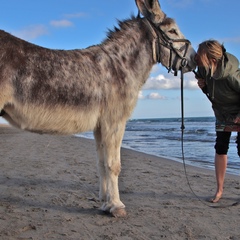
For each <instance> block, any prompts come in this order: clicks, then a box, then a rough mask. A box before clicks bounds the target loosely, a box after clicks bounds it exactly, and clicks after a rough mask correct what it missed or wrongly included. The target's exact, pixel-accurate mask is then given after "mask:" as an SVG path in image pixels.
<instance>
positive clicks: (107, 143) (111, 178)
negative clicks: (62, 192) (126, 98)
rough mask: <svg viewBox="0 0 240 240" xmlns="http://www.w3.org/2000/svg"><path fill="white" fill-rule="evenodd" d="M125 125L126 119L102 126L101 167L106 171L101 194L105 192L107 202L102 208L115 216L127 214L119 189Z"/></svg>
mask: <svg viewBox="0 0 240 240" xmlns="http://www.w3.org/2000/svg"><path fill="white" fill-rule="evenodd" d="M125 125H126V121H120V122H119V121H118V123H117V124H116V125H115V126H113V125H111V127H109V125H107V124H106V122H105V124H103V125H102V126H101V140H102V150H103V158H104V161H103V162H102V163H101V160H100V169H101V170H102V171H101V173H102V174H104V173H105V175H104V176H102V183H101V188H102V189H101V190H100V194H104V193H105V194H104V195H105V196H104V197H105V203H104V204H103V205H102V207H101V209H102V210H103V211H107V212H110V213H111V214H112V215H113V216H115V217H124V216H126V211H125V205H124V204H123V203H122V202H121V200H120V197H119V189H118V176H119V174H120V171H121V160H120V148H121V143H122V139H123V134H124V130H125ZM103 167H104V170H105V171H103ZM104 188H106V189H104ZM105 190H106V191H105Z"/></svg>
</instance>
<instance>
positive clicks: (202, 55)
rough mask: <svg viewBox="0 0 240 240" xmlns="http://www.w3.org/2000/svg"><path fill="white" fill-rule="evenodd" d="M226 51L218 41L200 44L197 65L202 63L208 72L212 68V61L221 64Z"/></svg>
mask: <svg viewBox="0 0 240 240" xmlns="http://www.w3.org/2000/svg"><path fill="white" fill-rule="evenodd" d="M224 50H225V48H224V46H223V45H222V44H220V43H219V42H218V41H216V40H208V41H204V42H202V43H200V44H199V47H198V51H197V64H199V63H201V65H202V66H203V67H204V68H205V69H206V71H207V72H208V71H209V69H211V68H212V61H211V60H213V59H215V60H216V62H219V61H220V60H221V59H222V57H223V53H224Z"/></svg>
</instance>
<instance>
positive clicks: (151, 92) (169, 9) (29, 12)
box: [0, 0, 240, 118]
mask: <svg viewBox="0 0 240 240" xmlns="http://www.w3.org/2000/svg"><path fill="white" fill-rule="evenodd" d="M160 4H161V8H162V10H163V11H164V12H165V13H166V14H167V15H168V16H169V17H172V18H174V19H175V20H176V22H177V24H178V26H179V28H180V29H181V31H182V32H183V34H184V35H185V37H186V38H188V39H189V40H190V41H191V42H192V45H193V47H194V48H195V49H196V48H197V46H198V44H199V43H200V42H202V41H204V40H207V39H210V38H214V39H217V40H219V41H220V42H221V43H224V45H225V47H226V49H227V51H229V52H231V53H233V54H234V55H235V56H236V57H237V58H238V59H240V26H239V22H240V21H239V20H240V17H239V9H240V2H239V0H230V1H223V0H162V1H161V0H160ZM131 14H135V15H136V14H137V7H136V5H135V1H134V0H92V1H86V0H41V1H34V0H7V1H2V2H1V14H0V28H1V29H2V30H5V31H7V32H10V33H11V34H13V35H16V36H18V37H20V38H23V39H25V40H27V41H29V42H32V43H35V44H38V45H40V46H43V47H47V48H54V49H76V48H80V49H81V48H86V47H88V46H91V45H94V44H99V43H101V42H102V41H103V40H104V39H105V37H106V32H107V31H108V29H113V27H114V26H116V25H117V21H116V20H117V19H119V20H124V19H126V18H129V17H130V16H131ZM179 75H180V74H179ZM180 106H181V103H180V79H179V76H178V77H174V76H173V75H172V74H170V73H167V70H166V69H165V68H164V67H162V66H161V65H160V64H158V65H155V66H154V67H153V70H152V73H151V75H150V76H149V79H148V81H147V83H146V84H145V85H144V87H143V89H142V91H141V92H140V94H139V100H138V104H137V106H136V108H135V110H134V112H133V114H132V118H165V117H181V112H180ZM184 111H185V113H184V115H185V116H186V117H196V116H213V113H212V109H211V105H210V103H209V102H208V100H207V98H206V97H205V96H204V94H203V93H202V92H201V91H200V90H199V88H198V87H197V84H196V80H195V78H194V76H193V74H192V73H190V74H186V75H185V86H184Z"/></svg>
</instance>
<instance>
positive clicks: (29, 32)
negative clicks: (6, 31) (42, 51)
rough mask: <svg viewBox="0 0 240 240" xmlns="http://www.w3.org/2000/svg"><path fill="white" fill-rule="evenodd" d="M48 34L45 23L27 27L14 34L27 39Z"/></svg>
mask: <svg viewBox="0 0 240 240" xmlns="http://www.w3.org/2000/svg"><path fill="white" fill-rule="evenodd" d="M47 34H48V31H47V28H46V27H45V26H43V25H32V26H29V27H26V28H25V29H22V30H19V31H14V32H13V35H15V36H17V37H19V38H22V39H25V40H32V39H35V38H38V37H40V36H42V35H47Z"/></svg>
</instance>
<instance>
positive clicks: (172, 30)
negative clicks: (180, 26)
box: [169, 29, 177, 35]
mask: <svg viewBox="0 0 240 240" xmlns="http://www.w3.org/2000/svg"><path fill="white" fill-rule="evenodd" d="M169 33H171V34H175V35H177V31H176V30H175V29H171V30H169Z"/></svg>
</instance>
